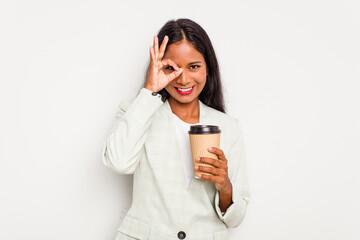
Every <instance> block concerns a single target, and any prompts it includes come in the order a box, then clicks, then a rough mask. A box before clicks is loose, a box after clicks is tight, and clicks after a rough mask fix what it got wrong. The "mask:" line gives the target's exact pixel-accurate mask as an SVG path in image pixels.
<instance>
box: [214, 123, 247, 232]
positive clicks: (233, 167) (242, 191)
mask: <svg viewBox="0 0 360 240" xmlns="http://www.w3.org/2000/svg"><path fill="white" fill-rule="evenodd" d="M224 154H225V157H226V159H227V160H228V175H229V178H230V182H231V184H232V201H233V203H232V204H231V205H230V206H229V207H228V209H227V210H226V212H225V214H222V213H221V210H220V207H219V202H220V201H219V200H220V199H219V191H216V194H215V201H214V204H215V210H216V212H217V214H218V216H219V218H220V219H221V220H222V221H223V222H224V223H225V225H226V226H227V227H228V228H236V227H238V226H239V225H240V224H241V222H242V221H243V219H244V217H245V215H246V209H247V205H248V203H249V200H250V191H249V185H248V176H247V166H246V161H245V146H244V140H243V134H242V130H241V126H240V121H239V120H238V119H236V140H235V143H234V144H233V146H232V147H231V148H230V151H229V153H228V154H227V153H224Z"/></svg>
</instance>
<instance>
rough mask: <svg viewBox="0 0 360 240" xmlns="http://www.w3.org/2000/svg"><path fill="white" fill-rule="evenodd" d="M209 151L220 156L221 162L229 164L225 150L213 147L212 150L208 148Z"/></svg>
mask: <svg viewBox="0 0 360 240" xmlns="http://www.w3.org/2000/svg"><path fill="white" fill-rule="evenodd" d="M208 151H209V152H211V153H215V154H216V155H217V156H218V158H219V160H221V161H223V162H227V159H226V157H225V154H224V152H223V150H221V149H220V148H217V147H211V148H208Z"/></svg>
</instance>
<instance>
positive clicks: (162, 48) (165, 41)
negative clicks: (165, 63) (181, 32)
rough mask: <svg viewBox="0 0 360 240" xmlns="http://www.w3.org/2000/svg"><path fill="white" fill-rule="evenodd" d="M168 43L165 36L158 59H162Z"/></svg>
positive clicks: (167, 38)
mask: <svg viewBox="0 0 360 240" xmlns="http://www.w3.org/2000/svg"><path fill="white" fill-rule="evenodd" d="M168 41H169V37H168V36H167V35H165V37H164V39H163V42H162V43H161V46H160V52H159V59H162V58H163V56H164V53H165V49H166V44H167V43H168Z"/></svg>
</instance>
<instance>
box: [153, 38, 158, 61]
mask: <svg viewBox="0 0 360 240" xmlns="http://www.w3.org/2000/svg"><path fill="white" fill-rule="evenodd" d="M154 50H155V58H156V59H159V58H158V56H159V39H158V37H157V36H155V37H154Z"/></svg>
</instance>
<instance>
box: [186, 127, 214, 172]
mask: <svg viewBox="0 0 360 240" xmlns="http://www.w3.org/2000/svg"><path fill="white" fill-rule="evenodd" d="M194 126H196V127H197V128H198V129H197V131H193V132H196V134H195V133H191V130H190V131H189V138H190V147H191V155H192V160H193V167H194V174H195V178H197V179H199V177H198V176H196V175H197V174H199V173H201V174H205V175H213V174H210V173H205V172H201V171H197V170H196V169H195V166H196V165H198V166H208V167H213V166H212V165H209V164H205V163H199V162H197V161H196V158H197V157H208V158H213V159H216V160H218V157H217V155H216V154H214V153H211V152H209V151H208V148H209V147H217V148H220V130H216V128H217V126H213V125H194ZM201 126H213V127H216V128H215V130H216V131H214V129H210V131H206V130H205V131H204V132H203V133H201V134H199V133H200V132H201V131H202V130H201V129H199V128H201ZM192 127H193V126H192ZM192 127H191V128H192ZM204 128H206V127H204ZM217 129H218V128H217ZM212 132H218V133H212Z"/></svg>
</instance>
